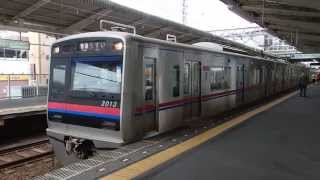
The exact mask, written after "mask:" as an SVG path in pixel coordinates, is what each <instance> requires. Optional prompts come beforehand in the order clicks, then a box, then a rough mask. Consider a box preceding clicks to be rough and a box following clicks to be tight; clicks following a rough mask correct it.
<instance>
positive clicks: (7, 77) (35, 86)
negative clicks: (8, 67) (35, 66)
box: [0, 74, 48, 99]
mask: <svg viewBox="0 0 320 180" xmlns="http://www.w3.org/2000/svg"><path fill="white" fill-rule="evenodd" d="M47 92H48V75H47V74H0V99H12V98H27V97H36V96H46V95H47Z"/></svg>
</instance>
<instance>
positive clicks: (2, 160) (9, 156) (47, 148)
mask: <svg viewBox="0 0 320 180" xmlns="http://www.w3.org/2000/svg"><path fill="white" fill-rule="evenodd" d="M52 154H53V151H52V147H51V145H50V144H49V140H41V141H38V142H34V143H30V144H27V145H23V146H19V147H14V148H10V149H5V150H1V151H0V169H3V168H7V167H9V166H13V165H18V164H21V163H24V162H27V161H32V160H35V159H38V158H41V157H45V156H49V155H52Z"/></svg>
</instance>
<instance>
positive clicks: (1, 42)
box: [0, 39, 30, 50]
mask: <svg viewBox="0 0 320 180" xmlns="http://www.w3.org/2000/svg"><path fill="white" fill-rule="evenodd" d="M0 48H8V49H21V50H29V49H30V44H29V42H27V41H18V40H10V39H0Z"/></svg>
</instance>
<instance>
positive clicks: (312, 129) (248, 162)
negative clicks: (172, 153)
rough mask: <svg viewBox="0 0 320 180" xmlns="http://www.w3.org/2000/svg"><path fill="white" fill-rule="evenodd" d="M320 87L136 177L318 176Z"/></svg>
mask: <svg viewBox="0 0 320 180" xmlns="http://www.w3.org/2000/svg"><path fill="white" fill-rule="evenodd" d="M319 107H320V87H312V88H310V89H309V96H308V97H307V98H303V97H299V96H297V95H295V96H293V97H292V98H290V99H288V100H287V101H286V102H283V103H281V104H279V105H277V106H275V107H273V108H271V109H269V110H267V111H265V112H262V113H260V114H258V115H256V116H254V117H252V118H250V119H248V120H247V121H246V122H245V123H243V124H241V125H240V126H237V127H236V128H233V129H232V130H229V131H227V132H225V133H224V134H223V135H220V136H218V137H216V138H213V139H210V140H209V141H207V142H206V143H204V144H202V145H200V146H199V147H197V148H194V149H192V150H191V151H189V152H187V153H185V154H183V155H181V156H179V157H177V158H175V160H173V161H171V162H168V163H166V164H165V165H162V166H160V167H157V168H154V169H153V170H150V171H148V172H145V173H143V174H142V175H140V176H139V177H138V178H136V179H152V180H157V179H175V180H177V179H183V180H186V179H224V180H227V179H230V180H231V179H291V180H293V179H320V166H319V163H320V153H319V152H320V141H319V137H320V131H319V129H320V111H319Z"/></svg>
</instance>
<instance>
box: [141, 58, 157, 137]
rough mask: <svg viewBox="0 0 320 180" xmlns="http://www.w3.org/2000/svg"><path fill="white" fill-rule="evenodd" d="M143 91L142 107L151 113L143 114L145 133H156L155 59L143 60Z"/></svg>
mask: <svg viewBox="0 0 320 180" xmlns="http://www.w3.org/2000/svg"><path fill="white" fill-rule="evenodd" d="M143 74H144V75H143V86H144V87H143V90H144V106H145V107H146V108H148V109H150V110H151V111H149V112H147V113H145V114H144V115H145V121H146V126H145V131H146V132H148V131H156V130H157V129H158V123H157V109H156V107H157V106H156V104H157V96H156V59H155V58H149V57H144V59H143Z"/></svg>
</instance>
